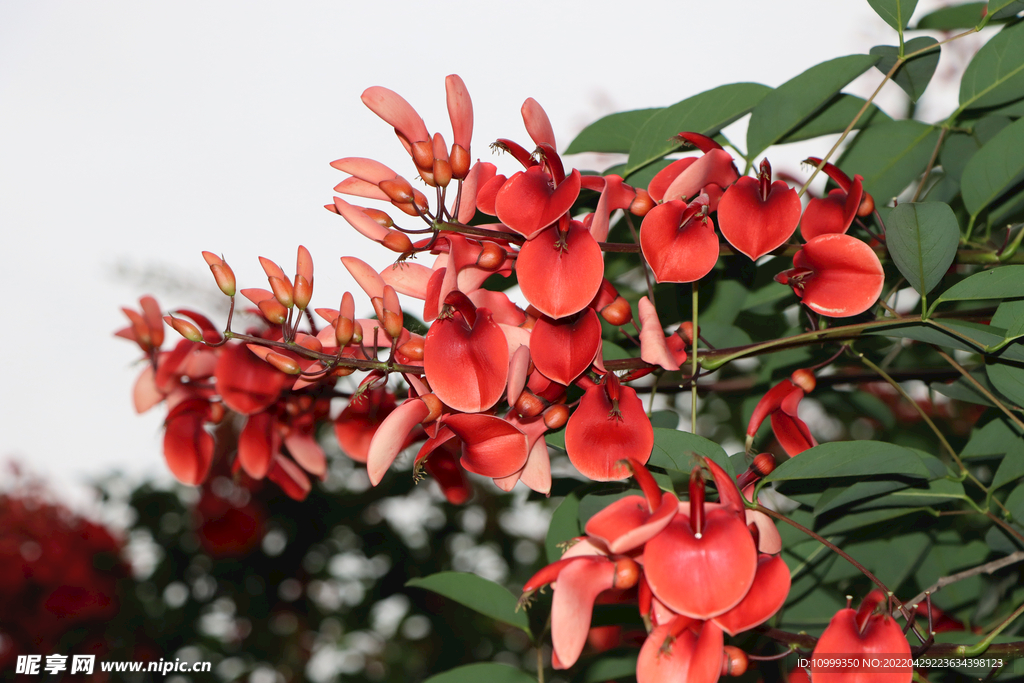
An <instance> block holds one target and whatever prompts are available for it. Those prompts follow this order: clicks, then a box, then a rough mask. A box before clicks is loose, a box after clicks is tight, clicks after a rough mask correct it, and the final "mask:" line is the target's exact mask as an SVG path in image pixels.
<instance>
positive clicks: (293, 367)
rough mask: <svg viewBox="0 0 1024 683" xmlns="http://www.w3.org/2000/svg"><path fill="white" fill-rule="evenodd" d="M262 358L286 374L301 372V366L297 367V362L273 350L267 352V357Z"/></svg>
mask: <svg viewBox="0 0 1024 683" xmlns="http://www.w3.org/2000/svg"><path fill="white" fill-rule="evenodd" d="M263 360H265V361H267V362H268V363H270V364H271V365H273V366H274V367H275V368H277V369H278V370H280V371H281V372H283V373H286V374H288V375H298V374H299V373H301V372H302V368H300V367H299V364H298V363H296V362H295V361H294V360H292V359H291V358H289V357H288V356H285V355H282V354H280V353H276V352H274V351H271V352H270V353H268V354H267V357H266V358H264V359H263Z"/></svg>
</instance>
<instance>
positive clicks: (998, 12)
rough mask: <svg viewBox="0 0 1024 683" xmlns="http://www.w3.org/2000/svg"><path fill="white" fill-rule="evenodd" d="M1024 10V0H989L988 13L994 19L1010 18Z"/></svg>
mask: <svg viewBox="0 0 1024 683" xmlns="http://www.w3.org/2000/svg"><path fill="white" fill-rule="evenodd" d="M1021 10H1024V0H988V13H989V14H991V15H992V19H993V20H997V21H998V20H999V19H1008V18H1010V17H1013V16H1016V14H1017V13H1018V12H1020V11H1021Z"/></svg>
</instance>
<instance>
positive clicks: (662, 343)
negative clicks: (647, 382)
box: [640, 296, 686, 370]
mask: <svg viewBox="0 0 1024 683" xmlns="http://www.w3.org/2000/svg"><path fill="white" fill-rule="evenodd" d="M682 356H683V360H684V361H685V360H686V351H683V352H682ZM640 359H641V360H645V361H647V362H648V363H653V364H654V365H660V366H661V367H663V368H665V369H666V370H678V369H679V362H677V361H676V359H675V357H674V355H673V353H672V352H671V351H670V350H669V348H668V343H667V341H666V338H665V330H664V328H662V326H661V320H659V319H658V311H657V310H655V308H654V304H652V303H651V300H650V299H648V298H647V297H646V296H645V297H643V298H642V299H640Z"/></svg>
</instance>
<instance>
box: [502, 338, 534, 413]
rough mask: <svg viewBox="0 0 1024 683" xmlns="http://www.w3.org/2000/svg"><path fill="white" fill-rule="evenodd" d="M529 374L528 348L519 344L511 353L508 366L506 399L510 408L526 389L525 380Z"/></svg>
mask: <svg viewBox="0 0 1024 683" xmlns="http://www.w3.org/2000/svg"><path fill="white" fill-rule="evenodd" d="M529 374H530V347H529V346H526V345H523V344H521V345H520V346H519V348H517V349H516V350H515V351H514V352H513V353H512V360H511V361H509V364H508V393H507V394H506V399H507V400H508V404H509V405H510V406H514V405H515V404H516V401H518V400H519V395H520V394H521V393H523V389H524V388H525V387H526V378H527V376H528V375H529Z"/></svg>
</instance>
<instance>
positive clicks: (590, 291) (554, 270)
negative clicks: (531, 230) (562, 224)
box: [516, 221, 604, 319]
mask: <svg viewBox="0 0 1024 683" xmlns="http://www.w3.org/2000/svg"><path fill="white" fill-rule="evenodd" d="M516 274H517V275H518V277H519V287H520V289H521V290H522V292H523V296H525V297H526V299H527V300H528V301H529V302H530V303H531V304H533V306H534V307H536V309H537V310H538V311H540V312H541V313H543V314H544V315H546V316H548V317H550V318H555V319H558V318H564V317H565V316H567V315H572V314H573V313H578V312H579V311H582V310H583V309H584V308H586V307H587V305H588V304H589V303H590V302H591V301H592V300H593V299H594V296H595V295H596V294H597V292H598V290H599V289H600V288H601V281H602V280H603V279H604V257H603V256H602V254H601V247H600V246H599V245H598V243H597V241H596V240H595V239H594V237H593V235H591V234H590V232H589V231H588V230H587V229H586V228H585V227H584V226H583V224H582V223H580V222H578V221H572V222H571V223H570V225H569V230H568V232H565V233H562V232H560V231H558V230H555V229H551V230H545V231H543V232H541V233H540V234H539V235H537V236H536V237H535V238H534V239H532V240H530V241H529V242H527V243H526V244H524V245H523V247H522V249H520V250H519V258H518V259H516Z"/></svg>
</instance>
